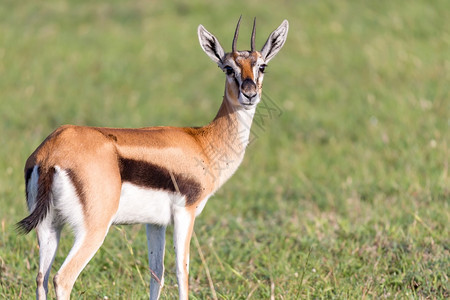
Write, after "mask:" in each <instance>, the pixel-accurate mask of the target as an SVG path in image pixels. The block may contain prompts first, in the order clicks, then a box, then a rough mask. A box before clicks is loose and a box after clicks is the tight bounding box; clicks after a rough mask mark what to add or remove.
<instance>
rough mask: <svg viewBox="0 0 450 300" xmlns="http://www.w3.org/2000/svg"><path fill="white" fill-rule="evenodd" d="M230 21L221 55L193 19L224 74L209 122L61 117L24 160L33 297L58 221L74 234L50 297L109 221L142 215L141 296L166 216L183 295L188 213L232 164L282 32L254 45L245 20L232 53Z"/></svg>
mask: <svg viewBox="0 0 450 300" xmlns="http://www.w3.org/2000/svg"><path fill="white" fill-rule="evenodd" d="M239 23H240V19H239V22H238V25H237V27H236V31H235V34H234V39H233V44H232V51H231V52H230V53H225V52H224V50H223V48H222V46H220V44H219V41H218V40H217V38H216V37H215V36H214V35H212V34H211V33H209V32H208V31H207V30H206V29H205V28H204V27H203V26H202V25H200V26H199V27H198V37H199V40H200V45H201V47H202V49H203V50H204V51H205V52H206V54H207V55H208V56H209V57H210V58H211V59H212V60H213V61H214V62H215V63H217V64H218V66H219V67H220V68H221V69H222V70H223V71H224V72H225V73H226V81H225V93H224V97H223V101H222V105H221V106H220V109H219V112H218V113H217V115H216V117H215V118H214V120H213V121H212V122H211V123H210V124H208V125H206V126H204V127H200V128H194V127H184V128H177V127H147V128H141V129H117V128H98V127H83V126H72V125H66V126H62V127H60V128H58V129H56V130H55V131H54V132H53V133H52V134H51V135H50V136H48V137H47V139H46V140H45V141H44V142H43V143H42V144H41V145H40V146H39V147H38V148H37V149H36V150H35V151H34V153H33V154H32V155H31V156H30V157H29V158H28V160H27V162H26V165H25V182H26V196H27V204H28V209H29V211H30V212H31V214H30V215H29V216H28V217H26V218H25V219H23V220H22V221H20V222H19V223H18V226H19V228H20V229H21V230H22V231H23V232H25V233H28V232H30V231H31V230H32V229H33V228H36V232H37V236H38V241H39V256H40V258H39V271H38V275H37V278H36V281H37V289H36V297H37V298H39V299H45V298H46V295H47V291H48V278H49V274H50V269H51V265H52V263H53V260H54V258H55V253H56V249H57V248H58V242H59V237H60V232H61V229H62V227H63V224H69V226H70V227H71V228H72V229H73V231H74V233H75V242H74V245H73V248H72V249H71V250H70V253H69V255H68V256H67V258H66V260H65V261H64V263H63V265H62V266H61V268H60V269H59V271H58V273H57V274H56V275H55V277H54V280H53V282H54V286H55V291H56V296H57V298H58V299H68V298H70V292H71V290H72V287H73V284H74V282H75V280H76V278H77V277H78V275H79V274H80V272H81V270H83V268H84V267H85V266H86V264H87V263H88V262H89V260H90V259H91V258H92V256H94V254H95V252H96V251H97V250H98V249H99V247H100V246H101V245H102V243H103V240H104V239H105V236H106V234H107V232H108V229H109V227H110V226H111V225H112V224H132V223H146V224H147V239H148V247H149V250H148V253H149V263H150V270H151V272H152V279H151V281H150V299H157V298H158V297H159V294H160V288H161V286H162V283H163V275H164V274H163V273H164V265H163V260H164V245H165V231H166V226H167V225H168V224H169V223H171V222H173V224H174V234H173V235H174V236H173V238H174V244H175V253H176V270H177V271H176V273H177V279H178V287H179V296H180V299H187V298H188V270H189V243H190V240H191V235H192V230H193V226H194V220H195V217H196V216H197V215H198V214H200V212H201V211H202V209H203V207H204V206H205V204H206V201H208V198H209V197H210V196H211V195H212V194H213V193H214V192H215V191H216V190H217V189H218V188H219V187H220V186H221V185H222V184H223V183H224V182H225V181H227V179H228V178H230V176H231V175H232V174H233V173H234V172H235V171H236V169H237V168H238V166H239V164H240V163H241V161H242V159H243V157H244V152H245V148H246V146H247V144H248V140H249V134H250V125H251V122H252V119H253V116H254V114H255V109H256V105H257V104H258V102H259V101H260V99H261V88H262V82H263V77H264V70H265V68H266V67H267V63H268V62H269V61H270V60H271V59H272V58H273V57H274V56H275V55H276V54H277V53H278V51H279V50H280V49H281V47H282V46H283V44H284V42H285V41H286V37H287V33H288V22H287V21H286V20H285V21H283V22H282V23H281V25H280V26H279V27H278V28H277V29H276V30H275V31H274V32H272V34H271V35H270V36H269V38H268V40H267V42H266V43H265V44H264V46H263V48H262V50H261V51H256V50H255V24H253V33H252V37H251V51H237V50H236V41H237V37H238V33H239ZM218 152H219V153H220V160H218V158H217V154H218Z"/></svg>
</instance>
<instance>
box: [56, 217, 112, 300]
mask: <svg viewBox="0 0 450 300" xmlns="http://www.w3.org/2000/svg"><path fill="white" fill-rule="evenodd" d="M109 226H110V222H107V223H104V224H101V225H99V224H96V226H91V227H85V228H76V229H75V242H74V245H73V247H72V249H71V250H70V252H69V255H68V256H67V258H66V260H65V261H64V263H63V265H62V266H61V268H60V269H59V271H58V273H57V274H56V275H55V277H54V279H53V283H54V285H55V291H56V298H57V299H70V292H71V290H72V287H73V285H74V283H75V280H76V279H77V277H78V275H79V274H80V272H81V271H82V270H83V268H84V267H85V266H86V265H87V263H88V262H89V260H91V258H92V257H93V256H94V254H95V252H97V250H98V249H99V248H100V246H101V245H102V244H103V241H104V239H105V236H106V233H107V232H108V229H109Z"/></svg>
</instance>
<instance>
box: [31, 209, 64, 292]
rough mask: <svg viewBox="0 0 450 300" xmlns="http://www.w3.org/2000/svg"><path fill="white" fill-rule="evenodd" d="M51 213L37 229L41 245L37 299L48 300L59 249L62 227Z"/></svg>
mask: <svg viewBox="0 0 450 300" xmlns="http://www.w3.org/2000/svg"><path fill="white" fill-rule="evenodd" d="M52 216H53V214H52V213H50V214H49V215H48V216H47V218H46V219H45V220H44V221H42V222H41V223H40V224H39V225H38V227H37V228H36V233H37V236H38V243H39V271H38V275H37V277H36V283H37V288H36V299H47V293H48V278H49V276H50V270H51V268H52V264H53V261H54V259H55V255H56V250H57V249H58V244H59V238H60V235H61V226H60V225H59V224H55V223H54V220H53V218H52Z"/></svg>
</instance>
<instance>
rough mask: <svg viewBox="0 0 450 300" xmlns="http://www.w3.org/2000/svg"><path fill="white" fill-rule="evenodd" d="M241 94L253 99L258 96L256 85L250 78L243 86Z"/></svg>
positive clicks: (245, 80)
mask: <svg viewBox="0 0 450 300" xmlns="http://www.w3.org/2000/svg"><path fill="white" fill-rule="evenodd" d="M241 92H242V95H244V96H245V97H246V98H248V99H252V98H253V97H255V96H256V84H255V83H254V82H253V80H251V79H249V78H246V79H244V81H243V82H242V85H241Z"/></svg>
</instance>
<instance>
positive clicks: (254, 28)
mask: <svg viewBox="0 0 450 300" xmlns="http://www.w3.org/2000/svg"><path fill="white" fill-rule="evenodd" d="M255 31H256V17H255V19H254V20H253V30H252V42H251V50H252V52H253V51H255Z"/></svg>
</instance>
